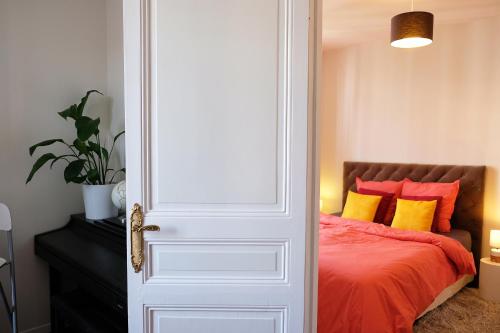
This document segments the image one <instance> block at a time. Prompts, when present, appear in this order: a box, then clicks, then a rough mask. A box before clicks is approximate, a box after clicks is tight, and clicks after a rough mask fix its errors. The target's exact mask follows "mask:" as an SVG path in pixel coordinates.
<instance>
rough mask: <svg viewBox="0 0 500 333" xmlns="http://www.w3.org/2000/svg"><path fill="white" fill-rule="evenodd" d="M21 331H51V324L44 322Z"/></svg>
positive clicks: (40, 332) (26, 332)
mask: <svg viewBox="0 0 500 333" xmlns="http://www.w3.org/2000/svg"><path fill="white" fill-rule="evenodd" d="M19 333H50V324H43V325H40V326H37V327H32V328H28V329H27V330H24V331H20V332H19Z"/></svg>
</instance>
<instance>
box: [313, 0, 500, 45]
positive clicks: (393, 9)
mask: <svg viewBox="0 0 500 333" xmlns="http://www.w3.org/2000/svg"><path fill="white" fill-rule="evenodd" d="M414 8H415V10H423V11H429V12H432V13H433V14H434V20H435V24H436V25H440V24H451V23H460V22H466V21H470V20H473V19H478V18H484V17H491V16H495V15H500V0H414ZM410 9H411V0H323V45H324V47H325V48H334V47H342V46H346V45H350V44H356V43H361V42H364V41H368V40H370V38H371V37H373V36H375V35H380V33H383V32H387V34H389V28H390V22H391V18H392V17H393V16H394V15H397V14H399V13H402V12H407V11H410ZM387 38H389V36H388V37H387Z"/></svg>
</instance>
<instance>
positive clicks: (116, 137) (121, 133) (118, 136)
mask: <svg viewBox="0 0 500 333" xmlns="http://www.w3.org/2000/svg"><path fill="white" fill-rule="evenodd" d="M123 134H125V131H121V132H120V133H118V134H117V135H115V138H114V139H113V144H114V143H115V142H116V140H118V139H119V138H120V136H122V135H123Z"/></svg>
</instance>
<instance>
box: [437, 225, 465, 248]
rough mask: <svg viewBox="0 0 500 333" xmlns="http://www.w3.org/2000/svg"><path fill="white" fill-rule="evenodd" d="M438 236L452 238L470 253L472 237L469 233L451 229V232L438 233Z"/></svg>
mask: <svg viewBox="0 0 500 333" xmlns="http://www.w3.org/2000/svg"><path fill="white" fill-rule="evenodd" d="M438 234H440V235H443V236H446V237H450V238H453V239H455V240H457V241H459V242H460V244H462V245H463V246H464V247H465V248H466V249H467V251H471V248H472V237H471V235H470V232H468V231H467V230H461V229H452V230H451V232H438Z"/></svg>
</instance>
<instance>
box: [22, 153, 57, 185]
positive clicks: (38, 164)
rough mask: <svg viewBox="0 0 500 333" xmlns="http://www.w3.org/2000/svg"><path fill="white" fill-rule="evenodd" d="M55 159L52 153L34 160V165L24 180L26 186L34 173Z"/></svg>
mask: <svg viewBox="0 0 500 333" xmlns="http://www.w3.org/2000/svg"><path fill="white" fill-rule="evenodd" d="M55 158H56V155H54V154H52V153H47V154H44V155H42V156H40V158H39V159H38V160H36V162H35V164H33V168H32V169H31V172H30V174H29V175H28V178H27V179H26V184H28V183H29V182H30V181H31V179H33V176H34V175H35V173H36V172H37V171H38V170H39V169H40V168H41V167H42V166H43V165H44V164H45V163H47V162H48V161H50V160H53V159H55Z"/></svg>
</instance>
